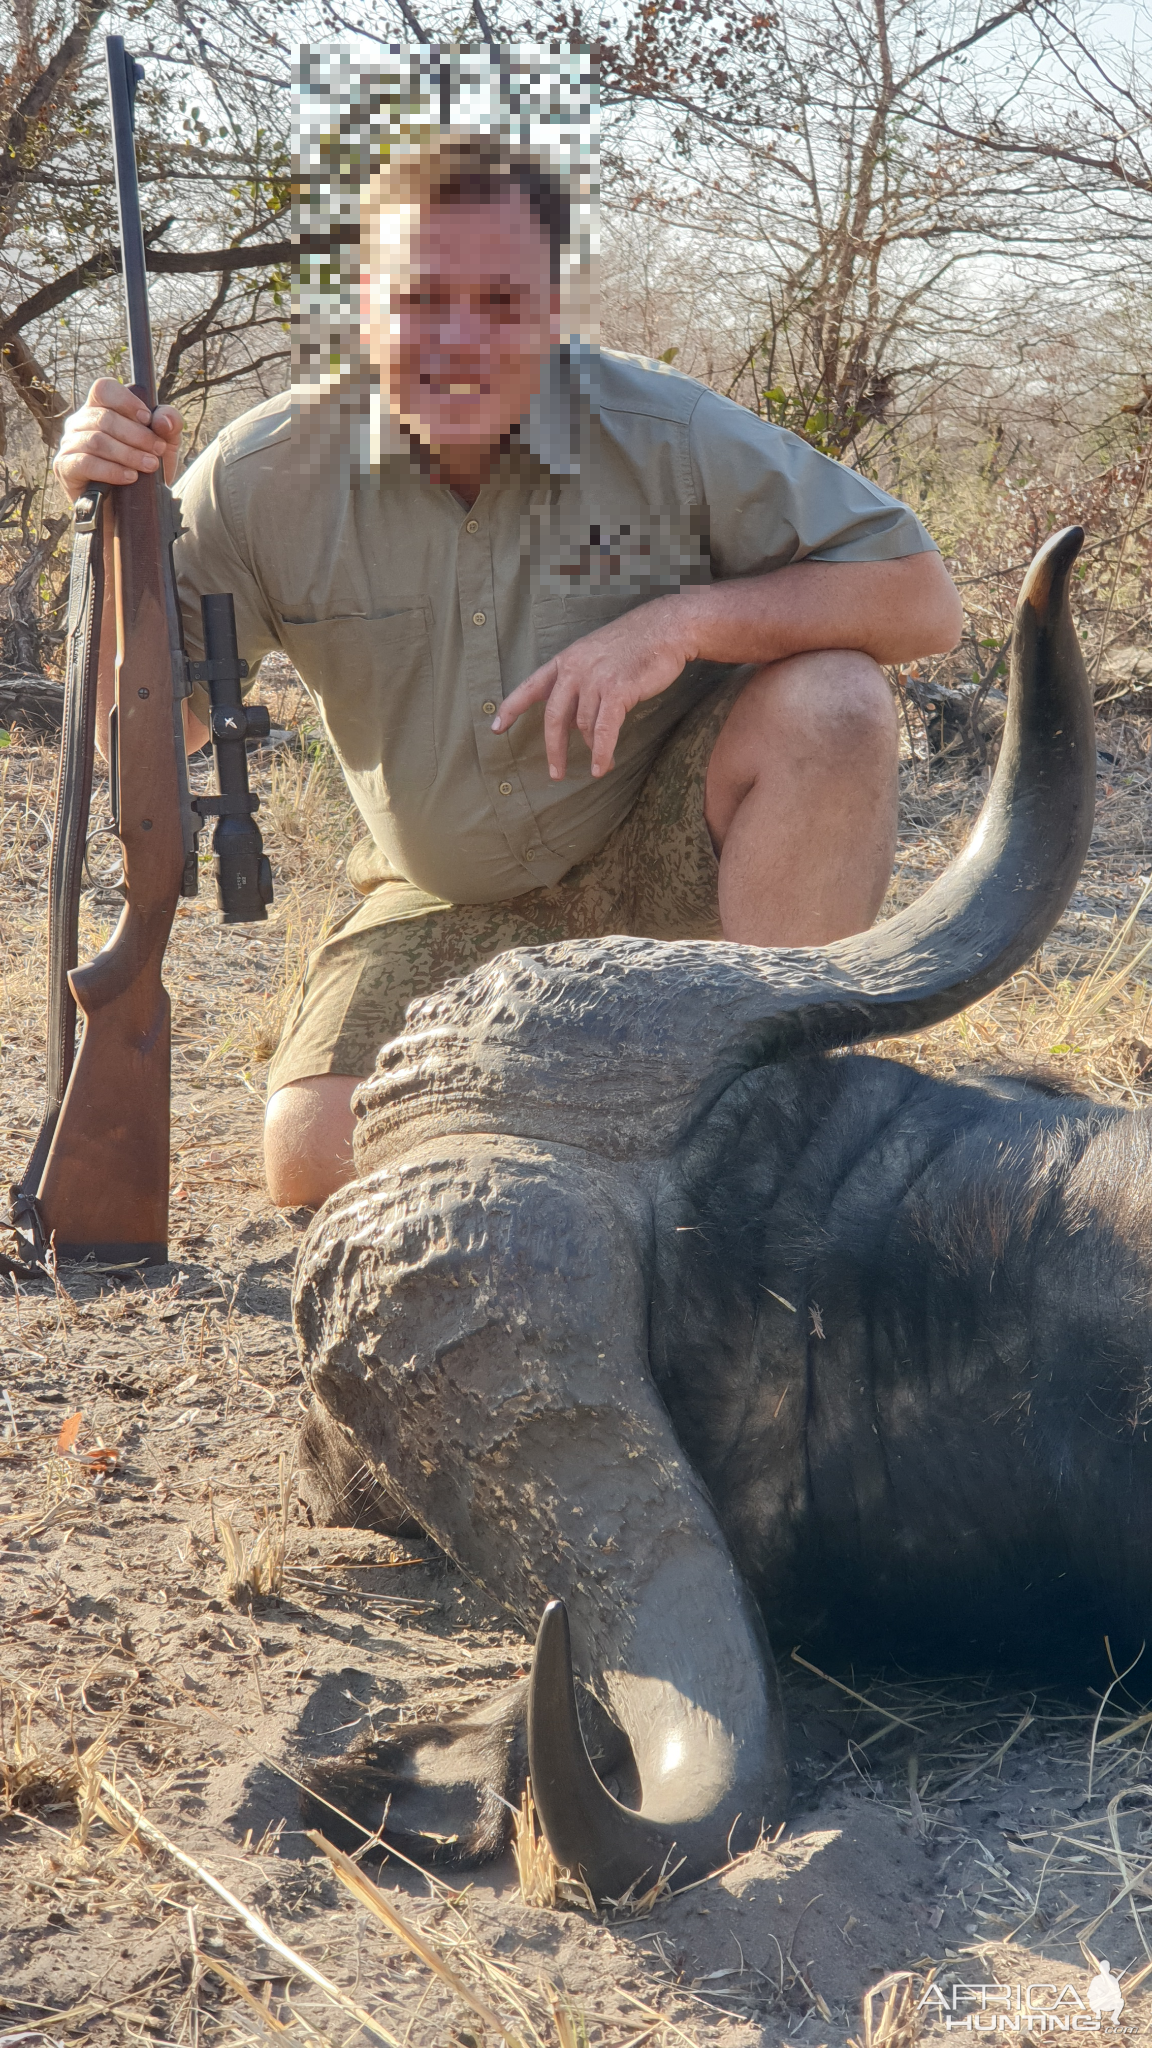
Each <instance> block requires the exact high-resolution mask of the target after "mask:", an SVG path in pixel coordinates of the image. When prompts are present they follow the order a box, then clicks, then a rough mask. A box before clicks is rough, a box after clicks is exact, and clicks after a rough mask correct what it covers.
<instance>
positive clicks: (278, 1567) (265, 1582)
mask: <svg viewBox="0 0 1152 2048" xmlns="http://www.w3.org/2000/svg"><path fill="white" fill-rule="evenodd" d="M277 1490H278V1493H279V1504H278V1506H277V1507H276V1508H275V1509H274V1510H270V1511H269V1512H268V1513H266V1515H265V1517H264V1521H263V1524H262V1525H261V1527H260V1528H259V1529H258V1530H257V1531H256V1534H255V1536H254V1537H253V1538H251V1539H249V1538H248V1537H245V1536H241V1535H240V1534H239V1532H238V1531H237V1529H236V1528H235V1526H234V1524H233V1521H232V1518H231V1516H230V1515H228V1514H226V1513H225V1512H224V1511H223V1509H220V1508H218V1509H217V1510H216V1526H217V1528H218V1530H219V1533H220V1547H221V1549H222V1550H223V1552H224V1569H223V1571H222V1573H221V1575H220V1583H221V1587H222V1590H223V1592H224V1596H225V1598H226V1599H228V1600H231V1601H233V1602H234V1603H235V1604H237V1605H247V1604H250V1602H251V1601H252V1600H253V1599H258V1600H276V1599H279V1597H280V1594H281V1593H282V1592H283V1590H284V1565H285V1560H286V1558H287V1555H288V1516H289V1511H290V1509H291V1505H292V1463H291V1459H289V1458H287V1457H286V1456H285V1455H284V1452H283V1451H281V1453H280V1458H279V1465H278V1478H277Z"/></svg>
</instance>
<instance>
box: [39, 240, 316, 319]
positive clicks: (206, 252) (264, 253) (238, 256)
mask: <svg viewBox="0 0 1152 2048" xmlns="http://www.w3.org/2000/svg"><path fill="white" fill-rule="evenodd" d="M169 225H171V223H169ZM154 232H156V233H159V232H161V230H159V229H157V230H155V231H154ZM293 254H294V249H293V244H292V243H291V242H290V241H284V242H247V243H237V244H234V245H233V246H232V247H230V248H227V249H148V250H146V251H145V259H144V260H145V263H146V266H147V268H148V269H149V270H151V271H153V272H155V273H156V274H158V275H159V276H187V275H189V274H199V273H200V272H203V271H216V272H230V271H235V270H263V269H265V268H267V267H270V266H271V265H272V264H277V263H287V262H289V261H290V260H291V258H292V256H293ZM119 268H120V251H119V249H118V248H108V249H98V250H97V251H96V254H95V255H94V256H88V257H86V258H85V260H84V262H83V263H77V264H76V265H75V267H74V268H73V269H72V270H64V271H61V273H60V276H59V277H54V278H53V279H52V282H51V284H45V285H41V287H40V290H39V291H38V292H33V293H32V295H31V297H30V298H27V299H25V300H24V301H23V303H22V304H21V305H19V306H17V307H16V308H15V309H14V310H13V311H12V312H11V313H8V314H6V315H5V316H4V317H2V318H0V350H2V349H3V348H4V346H5V344H6V343H7V342H8V341H10V340H11V338H12V337H13V335H16V334H19V333H20V332H21V330H22V329H23V328H25V327H30V326H31V324H32V322H33V321H34V320H39V319H42V318H43V316H44V314H45V313H51V312H52V311H53V310H54V308H55V307H57V306H61V305H63V303H64V301H65V300H66V299H70V298H73V297H74V296H75V294H76V293H77V292H82V291H85V290H86V289H87V287H88V286H89V285H92V284H100V283H101V282H102V281H103V279H104V278H106V277H111V276H113V274H114V273H115V272H116V271H117V270H119Z"/></svg>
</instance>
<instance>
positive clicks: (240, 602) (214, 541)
mask: <svg viewBox="0 0 1152 2048" xmlns="http://www.w3.org/2000/svg"><path fill="white" fill-rule="evenodd" d="M227 478H228V471H227V464H226V459H225V450H224V448H223V447H222V446H221V443H220V441H219V440H216V441H213V442H212V443H211V445H210V446H209V447H207V448H205V450H204V452H203V454H202V455H199V456H197V458H196V460H195V462H194V463H192V464H191V466H190V467H189V468H188V469H187V470H186V471H185V472H184V475H183V476H182V477H180V478H179V480H178V481H177V483H176V484H175V486H174V491H173V495H174V496H175V498H176V501H177V503H178V505H179V508H180V517H181V522H182V525H181V532H180V536H179V538H178V540H177V541H176V543H175V546H174V547H173V550H172V562H173V566H174V568H175V571H176V588H177V591H178V593H179V598H180V615H181V618H182V620H183V624H184V645H185V647H186V649H187V652H188V657H189V659H190V660H191V661H202V660H203V659H204V632H203V626H202V622H201V617H200V599H201V598H202V597H207V596H210V595H211V594H212V593H214V592H218V591H225V590H228V591H231V593H232V600H233V603H234V604H235V607H236V642H237V645H238V647H239V650H240V655H241V658H242V659H243V660H244V661H246V662H247V663H248V669H249V675H248V680H247V681H246V682H245V684H244V685H243V687H244V689H245V691H247V690H249V689H250V688H251V686H252V681H253V678H254V676H255V673H256V668H257V664H258V663H259V662H261V661H262V660H263V658H264V656H265V655H266V654H268V653H270V651H271V650H272V648H274V647H278V646H279V644H280V642H279V639H278V637H277V630H276V622H275V615H274V613H273V610H272V607H271V606H270V604H269V603H268V600H267V598H266V597H265V594H264V591H263V589H262V587H261V584H260V581H259V579H258V577H257V575H256V571H255V568H254V566H253V564H252V561H251V558H250V555H249V552H248V549H247V547H246V546H245V543H244V538H243V536H242V535H239V534H238V533H237V531H236V525H235V521H234V518H233V516H232V511H231V508H230V505H229V499H228V493H227V490H226V485H227ZM189 704H190V708H191V711H192V715H193V717H194V718H198V719H199V720H200V722H201V724H202V725H207V723H208V715H209V710H210V705H209V702H208V692H207V690H206V689H205V687H204V685H203V683H197V684H196V685H195V686H194V688H193V691H192V696H191V698H190V700H189Z"/></svg>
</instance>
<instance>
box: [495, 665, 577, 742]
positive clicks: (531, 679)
mask: <svg viewBox="0 0 1152 2048" xmlns="http://www.w3.org/2000/svg"><path fill="white" fill-rule="evenodd" d="M559 666H560V664H559V662H556V661H546V662H545V664H544V666H543V668H537V669H533V671H532V674H531V675H530V676H526V677H525V678H524V681H523V682H522V683H520V684H519V685H518V686H517V688H516V689H514V690H513V691H512V692H511V693H510V694H509V695H508V696H507V697H505V699H504V702H503V703H502V705H501V706H500V709H499V711H498V712H497V713H496V716H495V718H494V719H493V720H492V730H493V732H507V730H508V728H509V726H510V725H515V723H516V720H517V719H518V718H519V716H520V714H521V712H522V711H527V709H528V706H529V705H530V704H539V703H540V701H541V699H542V698H544V697H546V696H547V695H548V692H549V691H550V690H551V688H552V686H553V684H554V683H555V681H556V675H557V671H558V669H559Z"/></svg>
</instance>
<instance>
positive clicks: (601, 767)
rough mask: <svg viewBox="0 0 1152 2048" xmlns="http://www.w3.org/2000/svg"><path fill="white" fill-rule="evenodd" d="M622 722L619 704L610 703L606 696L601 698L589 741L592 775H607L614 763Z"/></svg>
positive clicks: (622, 717) (621, 710)
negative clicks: (594, 728) (594, 727)
mask: <svg viewBox="0 0 1152 2048" xmlns="http://www.w3.org/2000/svg"><path fill="white" fill-rule="evenodd" d="M623 723H624V710H623V707H622V706H621V705H620V704H615V703H611V702H610V701H609V699H608V698H607V697H605V698H602V699H601V703H600V710H599V712H598V714H597V718H596V730H595V732H594V734H593V736H592V738H591V740H590V741H589V745H590V746H591V748H592V773H593V775H607V773H608V770H609V769H610V768H612V767H614V766H615V763H616V742H617V740H618V739H619V737H620V727H621V726H622V725H623Z"/></svg>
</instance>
